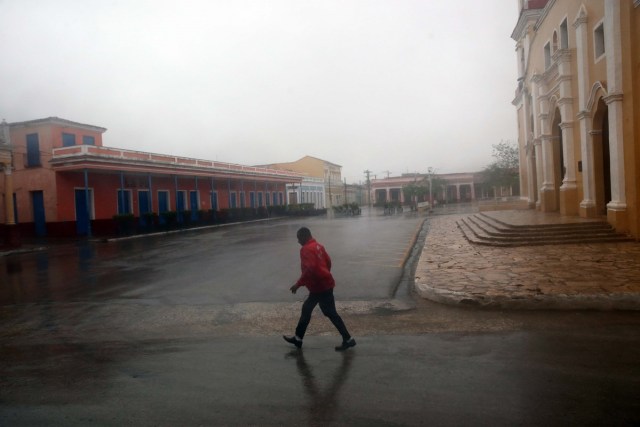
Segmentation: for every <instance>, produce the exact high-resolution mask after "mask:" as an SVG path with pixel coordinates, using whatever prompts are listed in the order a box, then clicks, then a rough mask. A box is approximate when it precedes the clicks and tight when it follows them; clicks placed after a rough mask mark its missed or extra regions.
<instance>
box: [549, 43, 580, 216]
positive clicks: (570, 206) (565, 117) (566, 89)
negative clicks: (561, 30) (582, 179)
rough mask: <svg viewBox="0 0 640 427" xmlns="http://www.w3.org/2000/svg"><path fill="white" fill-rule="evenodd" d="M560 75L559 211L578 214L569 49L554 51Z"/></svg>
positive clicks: (564, 213) (565, 213)
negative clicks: (560, 175) (561, 170)
mask: <svg viewBox="0 0 640 427" xmlns="http://www.w3.org/2000/svg"><path fill="white" fill-rule="evenodd" d="M554 56H555V59H556V61H557V63H558V73H559V75H560V77H559V80H560V88H559V89H560V99H559V100H558V107H559V109H560V117H561V119H562V122H561V123H560V130H561V132H562V157H563V159H564V165H563V166H564V168H565V174H564V177H562V184H561V186H560V213H561V214H562V215H577V214H578V185H577V182H576V165H577V162H576V156H575V150H574V146H573V143H574V140H573V138H574V136H573V91H572V89H571V80H572V74H571V51H569V50H568V49H562V50H558V51H557V52H556V53H555V55H554Z"/></svg>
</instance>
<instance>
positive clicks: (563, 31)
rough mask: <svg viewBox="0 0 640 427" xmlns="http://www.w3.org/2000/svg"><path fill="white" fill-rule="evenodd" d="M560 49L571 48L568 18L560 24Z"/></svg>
mask: <svg viewBox="0 0 640 427" xmlns="http://www.w3.org/2000/svg"><path fill="white" fill-rule="evenodd" d="M560 49H569V31H567V20H566V19H565V20H564V21H562V24H560Z"/></svg>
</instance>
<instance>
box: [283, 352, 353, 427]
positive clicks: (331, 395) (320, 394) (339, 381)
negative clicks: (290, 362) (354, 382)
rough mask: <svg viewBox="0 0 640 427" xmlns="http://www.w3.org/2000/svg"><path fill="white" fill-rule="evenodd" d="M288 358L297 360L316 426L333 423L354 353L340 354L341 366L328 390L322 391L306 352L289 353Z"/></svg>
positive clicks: (312, 420)
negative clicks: (306, 358) (341, 389)
mask: <svg viewBox="0 0 640 427" xmlns="http://www.w3.org/2000/svg"><path fill="white" fill-rule="evenodd" d="M286 356H287V358H293V359H295V360H296V367H297V368H298V374H299V375H300V378H301V379H302V385H303V386H304V390H305V393H306V394H307V398H308V400H309V418H310V421H311V422H312V423H313V424H315V423H318V422H319V421H325V422H331V421H333V418H334V416H335V413H336V410H337V409H338V404H339V400H338V395H339V393H340V388H342V385H343V384H344V383H345V381H346V380H347V377H348V376H349V370H350V368H351V363H352V362H353V359H354V357H355V352H354V351H345V352H342V353H340V357H341V358H342V360H341V363H340V365H339V366H338V367H337V369H336V371H335V373H334V374H333V377H332V379H331V383H330V384H329V386H328V387H327V388H326V389H321V388H320V387H318V385H317V384H316V377H315V376H314V375H313V371H312V370H311V367H310V366H309V364H308V363H307V361H306V360H305V358H304V352H303V351H302V350H300V349H296V350H292V351H291V352H289V353H287V355H286Z"/></svg>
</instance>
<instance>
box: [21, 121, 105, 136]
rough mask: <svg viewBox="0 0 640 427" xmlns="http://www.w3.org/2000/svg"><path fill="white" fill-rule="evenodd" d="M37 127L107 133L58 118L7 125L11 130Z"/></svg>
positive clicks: (101, 129)
mask: <svg viewBox="0 0 640 427" xmlns="http://www.w3.org/2000/svg"><path fill="white" fill-rule="evenodd" d="M39 125H56V126H67V127H74V128H79V129H85V130H88V131H91V132H98V133H104V132H106V131H107V129H106V128H103V127H100V126H94V125H87V124H84V123H78V122H72V121H71V120H67V119H61V118H60V117H47V118H44V119H36V120H28V121H26V122H14V123H9V126H10V127H11V128H26V127H32V126H39Z"/></svg>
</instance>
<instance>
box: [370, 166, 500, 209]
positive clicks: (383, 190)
mask: <svg viewBox="0 0 640 427" xmlns="http://www.w3.org/2000/svg"><path fill="white" fill-rule="evenodd" d="M431 178H432V182H431V184H432V186H431V196H432V200H433V201H437V202H439V203H459V202H472V201H475V200H476V199H477V196H478V195H480V196H482V197H489V195H490V194H489V193H488V192H487V191H486V190H483V187H482V176H481V174H480V173H449V174H434V175H432V176H431ZM425 181H426V182H425ZM428 181H429V175H428V174H420V173H413V174H403V175H401V176H395V177H394V176H390V177H387V178H382V179H375V178H374V179H372V180H371V200H372V202H373V203H374V204H376V205H381V204H384V203H400V204H409V203H412V202H424V201H429V194H428V193H426V194H423V195H422V196H420V197H418V198H417V200H407V197H406V195H405V193H404V191H403V188H405V187H406V186H409V185H411V184H419V185H426V186H427V188H428ZM434 182H435V184H434Z"/></svg>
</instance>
